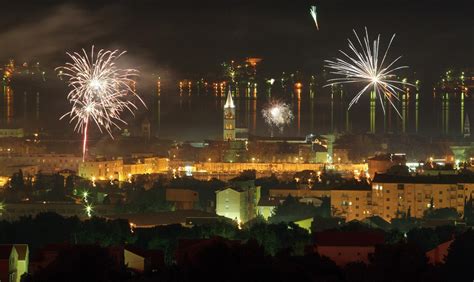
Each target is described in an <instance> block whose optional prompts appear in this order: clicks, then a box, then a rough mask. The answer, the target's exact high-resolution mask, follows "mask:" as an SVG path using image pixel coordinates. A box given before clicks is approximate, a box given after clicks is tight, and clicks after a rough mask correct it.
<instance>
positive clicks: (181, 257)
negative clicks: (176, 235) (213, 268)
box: [175, 237, 241, 265]
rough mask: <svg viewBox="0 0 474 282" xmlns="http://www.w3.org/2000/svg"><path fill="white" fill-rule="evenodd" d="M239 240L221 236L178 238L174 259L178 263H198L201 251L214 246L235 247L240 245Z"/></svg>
mask: <svg viewBox="0 0 474 282" xmlns="http://www.w3.org/2000/svg"><path fill="white" fill-rule="evenodd" d="M240 244H241V242H240V241H239V240H228V239H224V238H222V237H213V238H209V239H179V241H178V246H177V248H176V251H175V259H176V263H177V264H178V265H184V264H187V265H199V263H200V255H201V253H202V252H203V251H204V250H206V249H208V248H213V247H216V246H221V247H227V248H232V247H237V246H240Z"/></svg>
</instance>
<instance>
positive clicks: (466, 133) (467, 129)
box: [463, 114, 471, 138]
mask: <svg viewBox="0 0 474 282" xmlns="http://www.w3.org/2000/svg"><path fill="white" fill-rule="evenodd" d="M463 131H464V132H463V135H464V138H469V137H471V124H470V123H469V115H468V114H466V118H465V119H464V130H463Z"/></svg>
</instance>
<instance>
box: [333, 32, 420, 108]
mask: <svg viewBox="0 0 474 282" xmlns="http://www.w3.org/2000/svg"><path fill="white" fill-rule="evenodd" d="M354 34H355V37H356V39H357V43H358V45H356V44H354V43H353V42H352V41H351V40H350V39H348V42H349V49H350V50H351V51H352V53H351V54H352V55H354V57H351V56H350V55H349V54H348V53H346V52H344V51H342V50H339V52H340V53H341V54H342V55H343V58H342V59H341V58H335V59H334V60H333V61H331V60H326V61H325V62H326V67H327V68H329V69H331V70H332V71H331V73H332V74H335V75H339V76H341V77H339V78H334V79H329V80H328V82H329V84H328V85H326V86H330V85H333V84H334V85H337V84H350V83H361V84H365V86H364V87H363V88H362V89H361V90H360V91H359V92H358V93H357V94H356V95H355V96H354V98H353V99H352V100H351V102H350V103H349V109H350V108H351V107H352V105H354V104H355V103H357V102H358V101H359V99H360V97H361V96H362V95H363V94H364V93H365V92H367V90H371V91H374V92H375V93H376V95H377V96H378V97H379V100H380V103H381V105H382V110H383V112H384V114H385V106H384V103H383V98H384V97H385V98H386V99H387V101H388V102H389V103H390V105H391V106H392V107H393V108H394V109H395V111H396V112H397V114H398V115H399V116H400V117H402V116H401V114H400V112H399V111H398V109H397V107H396V105H395V104H394V102H393V99H396V100H399V98H398V94H397V92H404V90H403V89H402V88H401V87H402V86H413V85H412V84H410V83H407V82H402V81H399V80H398V79H397V76H396V75H395V73H396V72H397V71H398V70H400V69H405V68H408V66H399V67H394V64H395V63H396V62H398V60H400V58H401V56H399V57H397V58H396V59H395V60H393V61H392V62H390V63H389V64H385V60H386V58H387V54H388V51H389V50H390V47H391V45H392V42H393V40H394V38H395V34H394V35H393V36H392V38H391V39H390V42H389V44H388V46H387V49H386V50H385V52H384V55H383V57H382V58H381V59H380V57H379V50H380V34H379V35H378V36H377V39H375V40H374V41H373V43H372V44H371V43H370V39H369V33H368V31H367V28H365V37H364V38H363V40H362V41H361V39H360V38H359V35H358V34H357V32H356V31H355V30H354ZM359 48H360V50H359Z"/></svg>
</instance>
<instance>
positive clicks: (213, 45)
mask: <svg viewBox="0 0 474 282" xmlns="http://www.w3.org/2000/svg"><path fill="white" fill-rule="evenodd" d="M170 2H171V3H172V4H170V3H168V2H165V1H151V0H139V1H137V0H122V1H117V0H90V1H46V0H42V1H36V0H27V1H20V2H18V1H8V2H6V3H2V10H3V13H2V18H1V19H0V23H1V26H2V30H1V33H0V57H1V58H10V57H12V58H16V59H17V60H25V61H36V60H39V61H41V62H46V64H51V65H52V66H56V65H58V64H61V63H62V62H63V61H64V60H65V59H66V58H65V54H64V53H65V51H75V50H78V49H80V48H83V47H88V46H90V45H92V44H95V45H97V46H98V47H102V48H120V49H126V50H128V51H129V57H131V58H134V59H135V60H136V62H135V64H137V65H138V67H141V68H143V69H146V70H148V68H150V70H163V69H165V70H166V71H167V72H169V73H171V74H180V75H188V76H192V75H196V73H199V74H204V75H205V74H208V73H211V72H215V71H216V69H217V65H218V64H219V63H220V62H222V61H223V60H226V59H239V58H243V57H247V56H260V57H263V58H264V59H265V69H266V70H268V72H270V73H271V72H274V73H279V72H281V71H283V70H295V69H300V70H303V71H319V70H320V69H321V67H322V64H323V60H324V59H328V58H331V57H333V56H334V55H336V54H337V49H340V48H346V45H347V44H346V38H348V37H351V36H352V33H351V32H352V29H353V28H355V29H357V30H358V31H359V32H361V31H362V29H363V28H364V27H365V26H366V27H367V28H368V29H369V32H370V33H371V34H372V35H373V36H375V35H376V34H377V33H381V34H382V36H383V38H385V39H386V41H388V39H389V38H390V36H391V34H392V33H396V34H397V38H396V41H395V44H394V45H393V50H392V54H393V56H396V55H397V56H398V55H403V56H404V57H403V59H402V63H403V64H407V65H410V66H411V67H412V69H413V70H414V71H416V72H417V73H418V74H420V76H423V77H425V76H426V75H428V77H438V76H439V72H441V71H443V70H444V69H445V68H446V67H450V66H454V67H465V66H472V65H474V64H473V60H474V59H473V58H474V56H473V54H472V50H473V38H474V37H473V35H474V17H473V10H474V9H473V8H474V3H473V1H436V0H426V1H422V0H416V1H413V0H399V1H383V0H379V1H348V0H326V1H294V0H289V1H251V0H249V1H238V0H234V1H232V0H228V1H217V0H216V1H191V0H190V1H170ZM256 2H258V4H256ZM312 4H316V5H317V7H318V16H319V25H320V28H321V30H320V31H319V32H318V31H317V30H316V29H315V27H314V23H313V21H312V18H311V16H310V15H309V6H310V5H312ZM386 41H384V42H386ZM427 73H428V74H427Z"/></svg>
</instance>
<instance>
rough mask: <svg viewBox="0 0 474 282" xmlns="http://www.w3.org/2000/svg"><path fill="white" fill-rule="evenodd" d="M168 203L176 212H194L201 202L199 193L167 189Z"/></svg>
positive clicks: (188, 190)
mask: <svg viewBox="0 0 474 282" xmlns="http://www.w3.org/2000/svg"><path fill="white" fill-rule="evenodd" d="M166 201H167V202H169V203H171V204H173V205H174V207H175V209H176V210H192V209H194V207H195V205H196V204H197V203H198V202H199V193H198V192H196V191H193V190H190V189H174V188H168V189H166Z"/></svg>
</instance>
